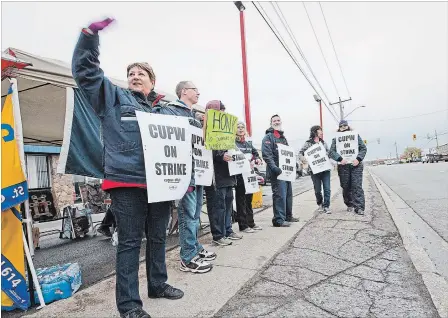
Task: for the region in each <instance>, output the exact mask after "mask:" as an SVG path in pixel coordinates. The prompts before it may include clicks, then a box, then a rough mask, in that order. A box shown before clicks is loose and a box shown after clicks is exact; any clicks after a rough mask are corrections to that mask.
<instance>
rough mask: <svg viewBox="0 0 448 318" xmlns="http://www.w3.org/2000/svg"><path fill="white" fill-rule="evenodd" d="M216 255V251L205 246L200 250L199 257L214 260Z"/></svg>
mask: <svg viewBox="0 0 448 318" xmlns="http://www.w3.org/2000/svg"><path fill="white" fill-rule="evenodd" d="M216 256H217V255H216V253H214V252H209V251H207V250H206V249H205V248H203V249H202V250H201V251H200V252H199V257H200V258H201V259H202V260H204V261H213V260H214V259H216Z"/></svg>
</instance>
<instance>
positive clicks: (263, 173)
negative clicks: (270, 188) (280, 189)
mask: <svg viewBox="0 0 448 318" xmlns="http://www.w3.org/2000/svg"><path fill="white" fill-rule="evenodd" d="M263 168H264V170H263ZM254 171H255V173H256V174H257V176H260V177H261V178H263V183H260V182H258V183H259V184H261V185H263V186H265V185H267V183H268V182H269V183H270V182H271V180H269V178H268V177H267V176H266V167H259V168H257V167H255V168H254Z"/></svg>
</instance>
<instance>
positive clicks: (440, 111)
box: [350, 109, 448, 121]
mask: <svg viewBox="0 0 448 318" xmlns="http://www.w3.org/2000/svg"><path fill="white" fill-rule="evenodd" d="M446 111H448V109H443V110H437V111H434V112H431V113H425V114H419V115H413V116H407V117H396V118H386V119H359V120H350V121H387V120H400V119H408V118H415V117H421V116H427V115H432V114H437V113H442V112H446Z"/></svg>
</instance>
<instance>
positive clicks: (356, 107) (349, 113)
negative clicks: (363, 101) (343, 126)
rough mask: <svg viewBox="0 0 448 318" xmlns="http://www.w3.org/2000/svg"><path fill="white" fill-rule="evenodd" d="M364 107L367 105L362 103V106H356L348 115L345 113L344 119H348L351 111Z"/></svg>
mask: <svg viewBox="0 0 448 318" xmlns="http://www.w3.org/2000/svg"><path fill="white" fill-rule="evenodd" d="M363 107H366V106H364V105H362V106H358V107H356V108H355V109H353V110H352V111H351V112H350V113H348V114H347V115H345V116H344V119H346V118H347V117H348V115H350V114H351V113H353V112H354V111H355V110H357V109H358V108H363Z"/></svg>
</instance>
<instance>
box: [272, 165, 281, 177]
mask: <svg viewBox="0 0 448 318" xmlns="http://www.w3.org/2000/svg"><path fill="white" fill-rule="evenodd" d="M272 172H273V173H274V175H275V176H276V177H277V176H279V175H281V174H282V169H280V168H279V167H274V169H272Z"/></svg>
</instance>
